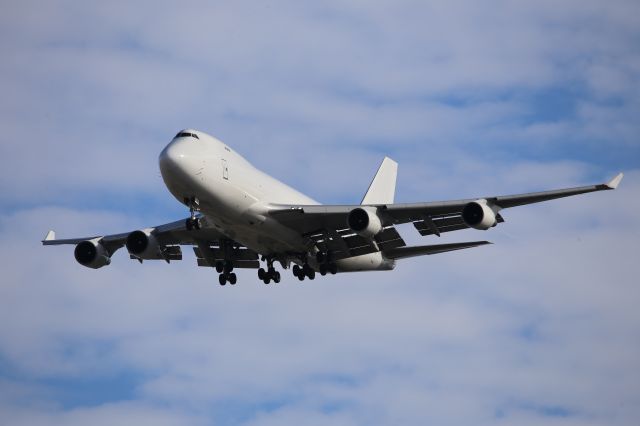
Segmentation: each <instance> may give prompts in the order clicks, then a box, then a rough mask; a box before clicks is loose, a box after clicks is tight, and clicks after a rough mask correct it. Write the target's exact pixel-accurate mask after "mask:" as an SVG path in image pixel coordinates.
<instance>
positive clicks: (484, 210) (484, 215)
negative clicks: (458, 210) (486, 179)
mask: <svg viewBox="0 0 640 426" xmlns="http://www.w3.org/2000/svg"><path fill="white" fill-rule="evenodd" d="M496 212H497V209H495V210H494V208H492V207H491V206H489V204H488V203H487V200H476V201H472V202H470V203H468V204H467V205H466V206H464V208H463V209H462V220H464V223H466V224H467V226H469V227H471V228H475V229H480V230H481V231H486V230H487V229H489V228H491V227H493V226H496V224H497V223H498V219H497V218H496Z"/></svg>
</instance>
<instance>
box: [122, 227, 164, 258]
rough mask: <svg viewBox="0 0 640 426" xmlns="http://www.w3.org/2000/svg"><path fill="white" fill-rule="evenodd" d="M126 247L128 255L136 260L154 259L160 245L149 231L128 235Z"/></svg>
mask: <svg viewBox="0 0 640 426" xmlns="http://www.w3.org/2000/svg"><path fill="white" fill-rule="evenodd" d="M126 246H127V250H129V253H130V254H132V255H133V256H135V257H137V258H138V259H155V258H157V257H158V253H159V251H160V244H159V243H158V240H157V239H156V237H154V236H153V235H152V234H151V230H149V229H144V230H141V231H133V232H132V233H130V234H129V236H128V237H127V242H126Z"/></svg>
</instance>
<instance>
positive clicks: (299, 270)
mask: <svg viewBox="0 0 640 426" xmlns="http://www.w3.org/2000/svg"><path fill="white" fill-rule="evenodd" d="M292 269H293V275H294V276H295V277H297V278H298V279H299V280H300V281H304V279H305V278H309V279H310V280H313V279H315V277H316V271H314V270H313V268H312V267H311V266H309V264H308V263H305V264H304V265H302V267H300V266H299V265H293V268H292Z"/></svg>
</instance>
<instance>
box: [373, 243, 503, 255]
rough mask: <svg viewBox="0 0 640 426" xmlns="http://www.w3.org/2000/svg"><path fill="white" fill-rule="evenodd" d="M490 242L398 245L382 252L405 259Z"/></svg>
mask: <svg viewBox="0 0 640 426" xmlns="http://www.w3.org/2000/svg"><path fill="white" fill-rule="evenodd" d="M485 244H491V243H490V242H489V241H469V242H466V243H449V244H433V245H428V246H413V247H398V248H394V249H391V250H386V251H384V252H383V254H384V256H385V257H386V258H388V259H394V260H395V259H406V258H407V257H415V256H425V255H430V254H438V253H445V252H448V251H454V250H462V249H466V248H471V247H478V246H483V245H485Z"/></svg>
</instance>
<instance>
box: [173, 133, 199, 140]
mask: <svg viewBox="0 0 640 426" xmlns="http://www.w3.org/2000/svg"><path fill="white" fill-rule="evenodd" d="M189 137H191V138H196V139H200V138H199V137H198V135H196V134H195V133H188V132H180V133H178V134H177V135H176V137H175V138H174V139H176V138H189Z"/></svg>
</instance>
